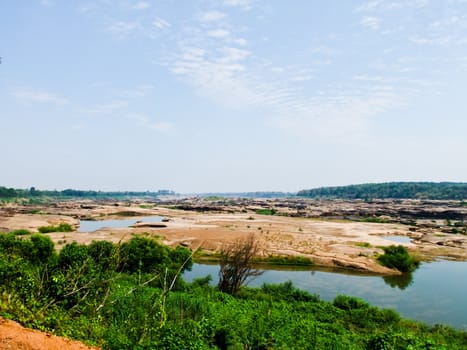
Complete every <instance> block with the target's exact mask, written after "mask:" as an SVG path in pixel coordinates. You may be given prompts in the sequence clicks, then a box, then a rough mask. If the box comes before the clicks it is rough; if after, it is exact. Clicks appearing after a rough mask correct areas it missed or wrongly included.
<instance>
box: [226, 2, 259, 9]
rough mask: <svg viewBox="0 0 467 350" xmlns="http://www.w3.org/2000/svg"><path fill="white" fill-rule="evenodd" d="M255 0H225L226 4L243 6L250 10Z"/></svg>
mask: <svg viewBox="0 0 467 350" xmlns="http://www.w3.org/2000/svg"><path fill="white" fill-rule="evenodd" d="M253 1H254V0H224V5H227V6H235V7H242V8H244V9H246V10H249V9H250V8H251V7H252V5H253Z"/></svg>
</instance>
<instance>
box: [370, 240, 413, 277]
mask: <svg viewBox="0 0 467 350" xmlns="http://www.w3.org/2000/svg"><path fill="white" fill-rule="evenodd" d="M383 250H384V254H383V255H380V256H379V257H378V261H379V262H380V263H381V264H382V265H384V266H386V267H389V268H391V269H397V270H399V271H401V272H410V271H414V270H415V269H416V268H417V267H418V265H419V264H420V262H419V261H417V260H415V259H414V258H413V257H412V256H411V255H410V254H409V252H408V251H407V249H406V248H405V247H404V246H402V245H399V246H394V245H392V246H389V247H383Z"/></svg>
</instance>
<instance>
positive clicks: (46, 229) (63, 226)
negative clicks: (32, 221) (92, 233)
mask: <svg viewBox="0 0 467 350" xmlns="http://www.w3.org/2000/svg"><path fill="white" fill-rule="evenodd" d="M37 230H38V231H39V232H40V233H50V232H72V231H74V229H73V227H72V226H71V225H70V224H67V223H66V222H62V223H60V224H58V225H57V226H53V225H50V226H41V227H39V228H38V229H37Z"/></svg>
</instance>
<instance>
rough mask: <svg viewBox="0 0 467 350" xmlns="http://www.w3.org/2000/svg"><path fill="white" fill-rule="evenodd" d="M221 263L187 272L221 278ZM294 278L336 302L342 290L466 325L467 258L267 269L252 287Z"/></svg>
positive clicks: (416, 315) (413, 314)
mask: <svg viewBox="0 0 467 350" xmlns="http://www.w3.org/2000/svg"><path fill="white" fill-rule="evenodd" d="M218 272H219V266H218V265H205V264H194V266H193V269H192V271H187V272H185V273H184V278H185V279H186V280H188V281H191V280H193V279H194V278H197V277H203V276H206V275H209V274H210V275H211V276H212V278H213V284H216V283H217V280H218ZM288 280H290V281H292V282H293V284H294V286H296V287H298V288H300V289H303V290H306V291H308V292H310V293H316V294H319V295H320V297H321V299H324V300H329V301H332V300H333V299H334V298H335V297H336V296H337V295H338V294H346V295H351V296H355V297H359V298H362V299H364V300H366V301H368V302H369V303H370V304H372V305H375V306H379V307H383V308H392V309H395V310H397V311H398V312H399V313H400V314H401V315H402V316H403V317H406V318H410V319H413V320H419V321H423V322H425V323H427V324H431V325H434V324H438V323H439V324H447V325H451V326H454V327H456V328H460V329H464V330H467V311H466V310H467V298H466V295H467V262H454V261H447V260H442V261H436V262H432V263H424V264H422V265H421V266H420V268H419V269H417V270H416V271H415V272H413V273H412V274H409V275H403V276H385V277H381V276H368V275H362V274H356V273H354V272H349V271H341V272H340V273H336V272H334V271H331V270H329V269H328V270H326V269H323V268H314V269H311V270H307V271H303V270H302V271H285V270H277V269H276V270H275V269H273V268H272V269H268V270H265V272H264V273H263V274H262V275H261V276H259V277H257V278H256V279H254V280H253V281H251V282H250V283H249V285H250V286H261V285H262V284H263V283H265V282H266V283H282V282H286V281H288Z"/></svg>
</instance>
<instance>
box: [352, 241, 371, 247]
mask: <svg viewBox="0 0 467 350" xmlns="http://www.w3.org/2000/svg"><path fill="white" fill-rule="evenodd" d="M355 245H356V246H357V247H362V248H371V244H370V243H368V242H357V243H355Z"/></svg>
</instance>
